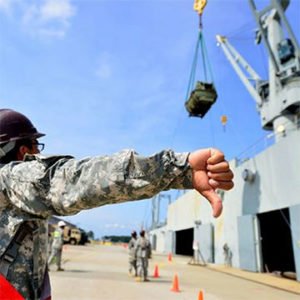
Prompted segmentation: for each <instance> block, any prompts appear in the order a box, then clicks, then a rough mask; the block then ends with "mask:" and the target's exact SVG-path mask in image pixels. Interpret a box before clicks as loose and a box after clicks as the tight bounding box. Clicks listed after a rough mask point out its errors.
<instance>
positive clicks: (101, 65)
mask: <svg viewBox="0 0 300 300" xmlns="http://www.w3.org/2000/svg"><path fill="white" fill-rule="evenodd" d="M111 61H112V59H111V55H110V54H109V53H108V52H103V53H102V54H101V55H100V57H99V59H98V63H97V70H96V75H97V77H99V78H100V79H109V78H111V76H112V73H113V70H112V63H111Z"/></svg>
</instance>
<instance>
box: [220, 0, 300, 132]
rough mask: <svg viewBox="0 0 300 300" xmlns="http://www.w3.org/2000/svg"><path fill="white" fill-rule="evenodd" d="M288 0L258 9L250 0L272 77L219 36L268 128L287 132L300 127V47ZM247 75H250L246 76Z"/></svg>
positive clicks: (272, 0) (257, 33)
mask: <svg viewBox="0 0 300 300" xmlns="http://www.w3.org/2000/svg"><path fill="white" fill-rule="evenodd" d="M289 3H290V1H289V0H281V1H280V0H270V4H269V5H268V6H267V7H265V8H264V9H262V10H261V11H258V10H257V8H256V5H255V1H254V0H249V4H250V7H251V10H252V12H253V15H254V17H255V20H256V24H257V25H258V30H257V32H256V42H257V43H260V42H261V41H263V42H264V46H265V47H266V49H267V53H268V56H269V78H268V79H267V80H263V79H261V77H260V76H259V75H258V74H257V73H256V72H255V70H254V69H253V68H252V67H251V66H250V65H249V63H248V62H247V61H246V60H245V59H244V58H243V57H242V55H241V54H240V53H239V52H238V51H237V50H236V49H235V48H234V47H233V46H232V45H231V44H230V43H229V41H228V40H227V38H226V37H224V36H222V35H217V36H216V39H217V42H218V44H219V45H220V46H221V48H222V50H223V52H224V54H225V56H226V57H227V58H228V60H229V62H230V63H231V65H232V66H233V68H234V70H235V71H236V73H237V74H238V76H239V77H240V79H241V80H242V82H243V83H244V85H245V87H246V88H247V90H248V91H249V93H250V95H251V96H252V97H253V98H254V100H255V102H256V105H257V108H258V111H259V113H260V116H261V123H262V127H263V128H264V129H266V130H281V131H282V132H284V133H286V131H287V130H288V129H289V130H296V129H297V128H298V127H299V124H298V123H299V117H300V48H299V44H298V42H297V39H296V37H295V35H294V33H293V31H292V29H291V26H290V25H289V22H288V20H287V18H286V16H285V10H286V9H287V7H288V6H289ZM246 74H247V75H248V77H247V76H246Z"/></svg>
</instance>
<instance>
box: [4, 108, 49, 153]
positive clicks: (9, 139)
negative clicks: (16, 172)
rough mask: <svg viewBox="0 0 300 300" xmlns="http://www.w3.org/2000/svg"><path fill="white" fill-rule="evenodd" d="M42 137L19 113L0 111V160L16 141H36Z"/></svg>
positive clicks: (8, 110) (10, 110)
mask: <svg viewBox="0 0 300 300" xmlns="http://www.w3.org/2000/svg"><path fill="white" fill-rule="evenodd" d="M44 135H45V134H43V133H40V132H38V131H37V129H36V128H35V127H34V126H33V124H32V123H31V121H30V120H29V119H28V118H27V117H25V116H24V115H22V114H21V113H19V112H16V111H14V110H12V109H7V108H6V109H0V158H1V157H3V156H5V155H6V154H7V153H8V152H9V151H11V150H12V149H13V148H14V147H15V144H16V141H17V140H22V139H38V138H40V137H42V136H44Z"/></svg>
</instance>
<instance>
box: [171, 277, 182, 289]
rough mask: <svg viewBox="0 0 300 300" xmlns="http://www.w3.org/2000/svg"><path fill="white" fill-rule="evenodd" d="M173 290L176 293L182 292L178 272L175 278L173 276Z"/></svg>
mask: <svg viewBox="0 0 300 300" xmlns="http://www.w3.org/2000/svg"><path fill="white" fill-rule="evenodd" d="M171 291H172V292H176V293H179V292H180V290H179V282H178V276H177V274H175V276H174V278H173V285H172V288H171Z"/></svg>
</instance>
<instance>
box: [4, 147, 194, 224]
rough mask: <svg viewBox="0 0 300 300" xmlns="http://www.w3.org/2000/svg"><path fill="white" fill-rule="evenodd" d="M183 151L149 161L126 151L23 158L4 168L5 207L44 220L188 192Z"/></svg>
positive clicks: (188, 182)
mask: <svg viewBox="0 0 300 300" xmlns="http://www.w3.org/2000/svg"><path fill="white" fill-rule="evenodd" d="M187 158H188V153H174V152H173V151H171V150H166V151H162V152H160V153H157V154H155V155H152V156H150V157H143V156H139V155H137V154H136V153H135V152H134V151H132V150H125V151H122V152H120V153H117V154H114V155H111V156H99V157H92V158H86V159H82V160H76V159H74V158H72V157H67V156H62V157H46V158H43V157H40V156H30V157H27V159H26V162H15V163H11V164H8V165H5V166H4V167H3V168H1V171H0V186H1V189H2V193H3V195H5V201H7V203H6V204H5V206H7V205H12V206H14V207H17V208H18V209H19V210H20V211H23V212H24V213H26V214H31V215H38V216H40V217H42V218H47V217H49V216H51V215H72V214H76V213H78V212H80V211H81V210H84V209H90V208H94V207H97V206H101V205H105V204H112V203H120V202H124V201H131V200H139V199H146V198H151V197H152V196H154V195H155V194H157V193H158V192H160V191H163V190H168V189H190V188H192V182H191V169H190V167H189V165H188V163H187Z"/></svg>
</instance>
